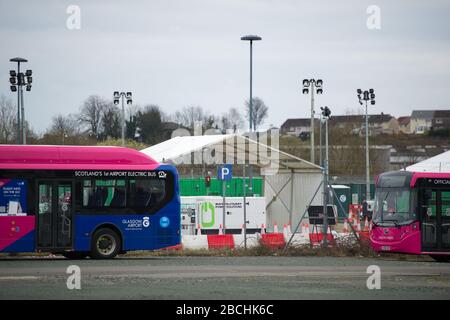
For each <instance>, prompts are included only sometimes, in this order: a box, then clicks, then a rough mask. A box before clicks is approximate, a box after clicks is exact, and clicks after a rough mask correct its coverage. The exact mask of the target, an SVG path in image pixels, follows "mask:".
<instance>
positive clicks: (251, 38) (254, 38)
mask: <svg viewBox="0 0 450 320" xmlns="http://www.w3.org/2000/svg"><path fill="white" fill-rule="evenodd" d="M241 40H242V41H250V101H249V112H248V115H249V132H250V133H251V132H252V129H255V128H254V125H253V41H260V40H262V38H261V37H259V36H256V35H247V36H243V37H241ZM249 160H250V159H249ZM248 169H249V173H250V180H249V189H250V190H252V189H253V183H252V182H253V181H252V176H253V172H252V166H251V164H250V161H249V165H248ZM245 176H246V174H245V159H244V167H243V188H244V199H243V200H244V207H243V208H244V248H245V249H247V208H246V207H247V204H246V202H245V201H246V199H245V198H246V195H245V180H246V179H245Z"/></svg>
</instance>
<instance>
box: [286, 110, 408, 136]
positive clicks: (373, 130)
mask: <svg viewBox="0 0 450 320" xmlns="http://www.w3.org/2000/svg"><path fill="white" fill-rule="evenodd" d="M315 120H316V121H315V124H314V125H315V127H316V128H318V127H319V119H315ZM368 122H369V134H370V135H377V134H382V133H385V134H393V133H398V132H399V130H400V129H399V124H398V121H397V119H396V118H394V117H393V116H391V115H389V114H384V113H381V114H372V115H369V119H368ZM329 125H330V127H331V126H332V127H335V128H339V129H343V130H345V131H347V132H348V133H355V134H359V133H361V134H364V127H365V116H364V115H341V116H331V118H330V122H329ZM310 131H311V119H310V118H300V119H287V120H286V121H285V122H284V123H283V124H282V125H281V130H280V133H281V134H288V135H293V136H297V137H298V136H299V135H300V133H302V132H310Z"/></svg>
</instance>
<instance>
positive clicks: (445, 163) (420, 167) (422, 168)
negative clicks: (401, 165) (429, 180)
mask: <svg viewBox="0 0 450 320" xmlns="http://www.w3.org/2000/svg"><path fill="white" fill-rule="evenodd" d="M406 171H414V172H450V151H446V152H444V153H441V154H438V155H437V156H434V157H431V158H429V159H427V160H424V161H421V162H418V163H416V164H413V165H411V166H409V167H407V168H406Z"/></svg>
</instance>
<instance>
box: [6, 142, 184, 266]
mask: <svg viewBox="0 0 450 320" xmlns="http://www.w3.org/2000/svg"><path fill="white" fill-rule="evenodd" d="M180 240H181V235H180V198H179V193H178V174H177V171H176V169H175V168H174V167H173V166H170V165H166V164H160V163H157V162H156V161H154V160H153V159H152V158H150V157H148V156H147V155H145V154H143V153H141V152H139V151H136V150H131V149H127V148H120V147H75V146H15V145H3V146H0V252H2V253H3V252H52V253H61V254H63V255H64V256H66V257H68V258H83V257H86V256H90V257H92V258H97V259H105V258H113V257H114V256H116V255H117V254H119V253H124V252H126V251H131V250H152V249H160V248H164V247H170V246H174V245H177V244H179V243H180Z"/></svg>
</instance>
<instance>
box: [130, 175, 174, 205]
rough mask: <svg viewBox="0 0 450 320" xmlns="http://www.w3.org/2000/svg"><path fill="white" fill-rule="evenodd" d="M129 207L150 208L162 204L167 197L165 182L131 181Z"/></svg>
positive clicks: (157, 180)
mask: <svg viewBox="0 0 450 320" xmlns="http://www.w3.org/2000/svg"><path fill="white" fill-rule="evenodd" d="M129 184H130V195H129V202H128V205H129V206H130V207H134V208H150V207H155V206H157V205H158V204H160V203H161V202H162V201H163V200H164V198H165V196H166V182H165V180H159V179H151V180H130V181H129Z"/></svg>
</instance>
